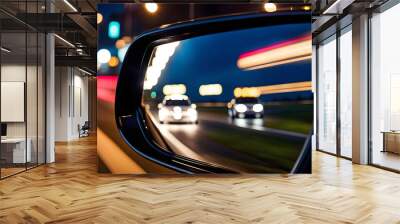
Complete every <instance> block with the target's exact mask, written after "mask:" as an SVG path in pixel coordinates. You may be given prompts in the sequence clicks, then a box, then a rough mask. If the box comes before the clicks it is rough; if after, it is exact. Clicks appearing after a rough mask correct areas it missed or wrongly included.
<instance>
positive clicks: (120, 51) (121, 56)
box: [118, 44, 130, 61]
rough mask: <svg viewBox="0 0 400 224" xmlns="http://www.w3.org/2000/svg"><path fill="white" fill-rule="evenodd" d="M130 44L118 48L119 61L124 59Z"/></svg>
mask: <svg viewBox="0 0 400 224" xmlns="http://www.w3.org/2000/svg"><path fill="white" fill-rule="evenodd" d="M129 46H130V44H126V45H125V46H124V47H123V48H120V49H118V58H119V61H124V58H125V55H126V52H127V51H128V48H129Z"/></svg>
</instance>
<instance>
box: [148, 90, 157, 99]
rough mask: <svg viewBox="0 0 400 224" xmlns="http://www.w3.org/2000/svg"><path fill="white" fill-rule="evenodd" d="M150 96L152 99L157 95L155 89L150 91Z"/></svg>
mask: <svg viewBox="0 0 400 224" xmlns="http://www.w3.org/2000/svg"><path fill="white" fill-rule="evenodd" d="M150 97H151V98H152V99H154V98H156V97H157V93H156V91H151V93H150Z"/></svg>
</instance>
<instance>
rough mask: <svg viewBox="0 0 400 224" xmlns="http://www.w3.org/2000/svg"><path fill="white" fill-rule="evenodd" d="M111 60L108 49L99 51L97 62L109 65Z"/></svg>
mask: <svg viewBox="0 0 400 224" xmlns="http://www.w3.org/2000/svg"><path fill="white" fill-rule="evenodd" d="M110 59H111V53H110V51H109V50H107V49H100V50H99V51H97V62H99V63H101V64H104V63H108V61H109V60H110Z"/></svg>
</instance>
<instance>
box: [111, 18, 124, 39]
mask: <svg viewBox="0 0 400 224" xmlns="http://www.w3.org/2000/svg"><path fill="white" fill-rule="evenodd" d="M120 33H121V25H120V24H119V22H117V21H111V22H110V23H109V24H108V37H110V38H111V39H116V38H118V37H119V35H120Z"/></svg>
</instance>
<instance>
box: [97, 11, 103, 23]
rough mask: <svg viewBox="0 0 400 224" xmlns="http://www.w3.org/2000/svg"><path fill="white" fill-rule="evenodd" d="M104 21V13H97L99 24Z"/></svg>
mask: <svg viewBox="0 0 400 224" xmlns="http://www.w3.org/2000/svg"><path fill="white" fill-rule="evenodd" d="M101 22H103V15H102V14H101V13H97V24H100V23H101Z"/></svg>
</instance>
